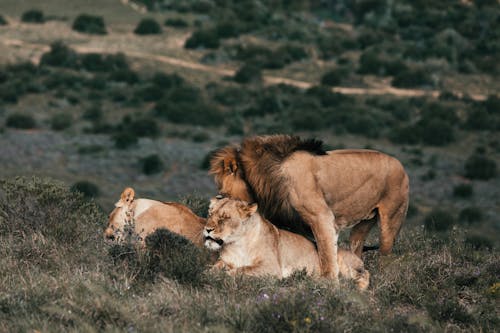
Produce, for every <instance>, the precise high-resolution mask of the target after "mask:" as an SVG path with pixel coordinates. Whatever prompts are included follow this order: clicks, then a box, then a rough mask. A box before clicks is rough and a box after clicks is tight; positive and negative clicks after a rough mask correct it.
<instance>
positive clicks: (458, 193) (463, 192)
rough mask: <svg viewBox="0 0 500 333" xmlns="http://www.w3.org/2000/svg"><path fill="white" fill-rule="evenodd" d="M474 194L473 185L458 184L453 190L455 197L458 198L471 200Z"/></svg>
mask: <svg viewBox="0 0 500 333" xmlns="http://www.w3.org/2000/svg"><path fill="white" fill-rule="evenodd" d="M473 194H474V188H473V186H472V185H471V184H458V185H457V186H455V187H454V188H453V196H454V197H457V198H470V197H472V195H473Z"/></svg>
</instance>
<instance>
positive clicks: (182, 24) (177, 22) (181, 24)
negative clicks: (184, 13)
mask: <svg viewBox="0 0 500 333" xmlns="http://www.w3.org/2000/svg"><path fill="white" fill-rule="evenodd" d="M164 24H165V25H166V26H169V27H174V28H187V27H188V26H189V24H188V23H187V22H186V21H185V20H183V19H181V18H169V19H166V20H165V23H164Z"/></svg>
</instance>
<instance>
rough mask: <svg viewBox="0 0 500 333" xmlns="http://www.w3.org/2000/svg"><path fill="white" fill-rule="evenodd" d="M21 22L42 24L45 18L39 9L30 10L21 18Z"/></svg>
mask: <svg viewBox="0 0 500 333" xmlns="http://www.w3.org/2000/svg"><path fill="white" fill-rule="evenodd" d="M21 21H22V22H25V23H44V22H45V17H44V15H43V12H42V11H41V10H39V9H30V10H28V11H25V12H24V13H23V15H22V16H21Z"/></svg>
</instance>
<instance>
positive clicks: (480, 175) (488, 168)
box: [465, 154, 497, 180]
mask: <svg viewBox="0 0 500 333" xmlns="http://www.w3.org/2000/svg"><path fill="white" fill-rule="evenodd" d="M496 174H497V164H496V162H495V161H494V160H492V159H490V158H488V157H486V156H484V155H480V154H473V155H471V156H470V157H469V158H468V159H467V160H466V161H465V177H467V178H470V179H480V180H488V179H490V178H493V177H495V176H496Z"/></svg>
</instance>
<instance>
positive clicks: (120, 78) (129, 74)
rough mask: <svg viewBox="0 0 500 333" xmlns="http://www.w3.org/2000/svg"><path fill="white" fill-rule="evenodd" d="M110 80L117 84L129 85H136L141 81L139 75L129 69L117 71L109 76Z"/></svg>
mask: <svg viewBox="0 0 500 333" xmlns="http://www.w3.org/2000/svg"><path fill="white" fill-rule="evenodd" d="M109 79H110V80H111V81H116V82H125V83H127V84H136V83H138V82H139V81H140V78H139V75H138V74H137V73H136V72H135V71H133V70H131V69H128V68H124V69H117V70H114V71H112V72H111V73H110V74H109Z"/></svg>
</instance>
